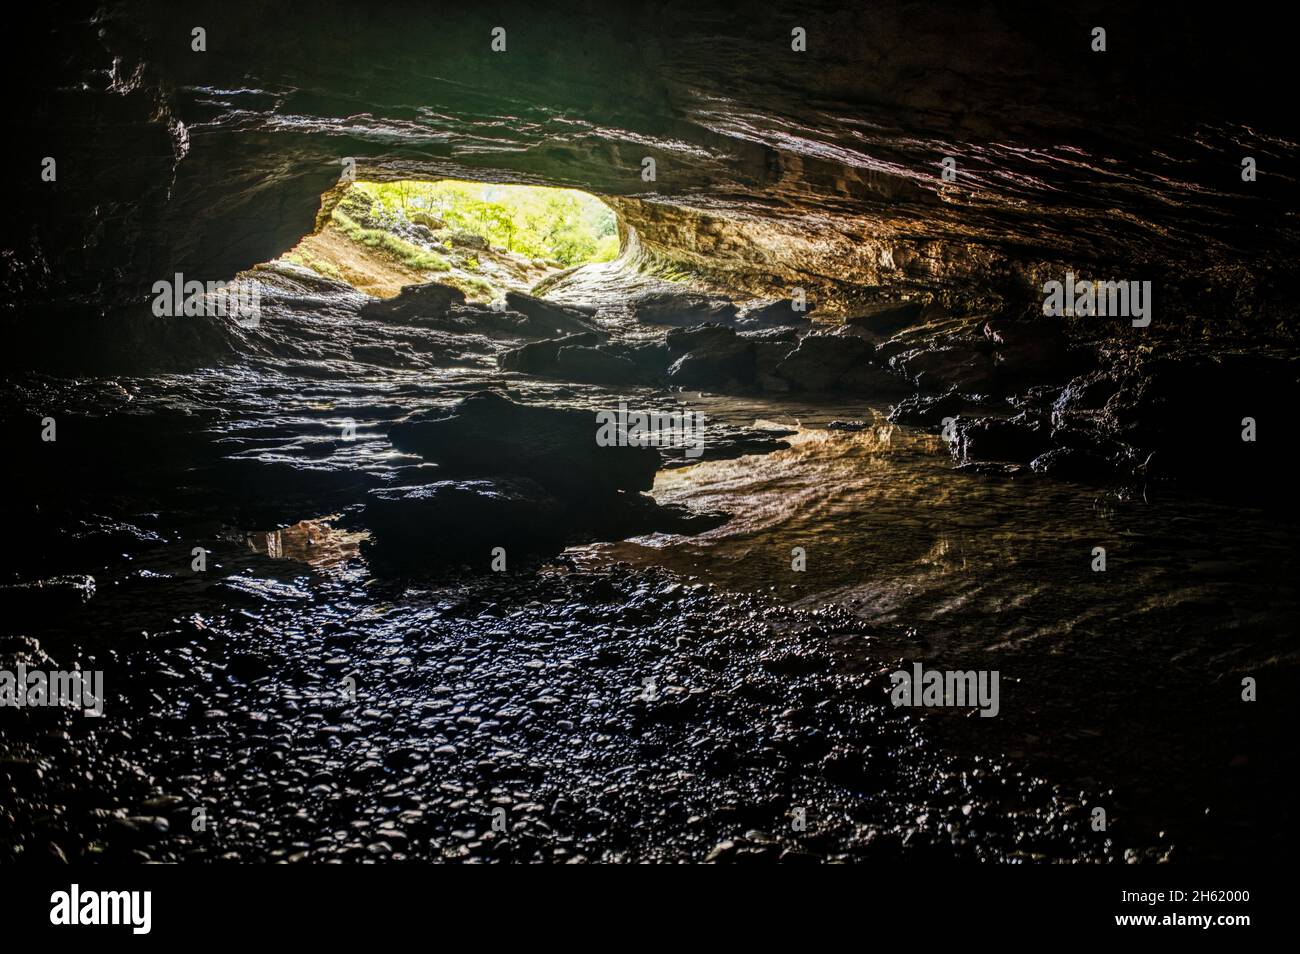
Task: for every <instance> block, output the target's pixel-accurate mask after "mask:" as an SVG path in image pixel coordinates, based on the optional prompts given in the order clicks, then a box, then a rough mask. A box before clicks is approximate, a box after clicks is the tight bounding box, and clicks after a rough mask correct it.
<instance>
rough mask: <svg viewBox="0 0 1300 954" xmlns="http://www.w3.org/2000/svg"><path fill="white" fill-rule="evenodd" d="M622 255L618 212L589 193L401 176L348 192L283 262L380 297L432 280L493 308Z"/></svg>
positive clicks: (352, 186) (359, 184) (361, 184)
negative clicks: (562, 275) (573, 271)
mask: <svg viewBox="0 0 1300 954" xmlns="http://www.w3.org/2000/svg"><path fill="white" fill-rule="evenodd" d="M331 198H334V197H333V196H331ZM618 253H619V233H618V223H617V220H616V218H615V215H614V211H613V209H611V208H610V207H609V206H608V205H606V204H605V203H604V202H602V201H601V200H600V199H598V198H596V197H595V196H593V195H590V194H588V193H586V192H581V191H579V190H577V189H557V188H550V187H546V186H532V185H505V184H498V183H484V182H465V181H461V180H456V179H440V180H416V179H398V180H389V181H383V182H378V181H356V182H353V183H350V184H349V185H347V186H346V188H345V189H344V190H343V192H342V194H341V195H340V196H337V201H336V202H335V204H334V205H333V207H332V209H331V210H330V213H329V215H328V217H326V218H325V220H324V221H323V223H322V224H321V226H320V228H319V229H318V230H317V231H316V232H314V233H313V234H311V235H308V236H306V237H304V238H303V239H302V241H300V242H299V243H298V244H297V245H296V246H295V247H294V248H293V249H291V250H290V251H289V252H287V253H286V254H285V255H284V258H285V259H286V260H288V261H290V262H293V263H295V264H297V265H301V266H304V267H306V268H310V269H312V270H313V271H315V272H318V273H320V274H322V275H326V276H328V277H330V278H334V279H339V280H341V281H345V282H347V283H348V284H350V285H352V286H353V287H354V288H357V289H358V290H359V291H363V292H365V293H367V294H369V295H375V296H378V297H381V298H387V297H392V296H394V295H396V294H397V293H398V292H399V291H400V290H401V288H402V286H404V285H413V284H422V283H425V282H432V281H436V282H442V283H444V284H448V285H453V286H455V287H456V288H459V289H460V290H461V291H463V292H464V293H465V296H466V298H467V299H469V300H470V301H483V302H489V301H496V300H499V299H501V298H502V297H503V296H504V295H505V293H506V292H507V291H523V292H526V291H529V290H530V289H531V288H532V287H533V286H534V285H536V284H537V283H538V282H539V281H541V280H543V279H545V278H548V277H550V276H551V275H554V274H556V273H558V272H561V271H564V270H567V269H571V268H575V267H577V266H580V265H586V264H590V263H593V262H607V261H610V260H612V259H614V258H615V257H616V256H617V255H618Z"/></svg>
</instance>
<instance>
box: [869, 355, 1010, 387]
mask: <svg viewBox="0 0 1300 954" xmlns="http://www.w3.org/2000/svg"><path fill="white" fill-rule="evenodd" d="M890 366H891V367H893V368H895V369H897V370H898V371H900V372H901V373H902V374H903V375H904V376H905V377H907V378H908V379H909V380H910V381H912V383H913V384H915V385H916V386H917V387H918V388H920V389H921V390H922V391H933V392H939V393H945V392H948V391H951V390H953V389H954V388H955V389H956V390H958V391H961V392H963V393H966V394H987V393H989V392H991V391H995V390H997V387H998V382H997V369H996V366H995V365H994V363H993V358H992V356H991V355H990V354H988V353H987V352H986V351H985V350H982V349H980V348H977V347H974V346H972V345H966V344H953V345H943V346H940V347H934V348H918V349H916V350H913V351H908V352H904V353H903V354H900V355H898V356H896V357H895V358H893V359H892V360H891V361H890Z"/></svg>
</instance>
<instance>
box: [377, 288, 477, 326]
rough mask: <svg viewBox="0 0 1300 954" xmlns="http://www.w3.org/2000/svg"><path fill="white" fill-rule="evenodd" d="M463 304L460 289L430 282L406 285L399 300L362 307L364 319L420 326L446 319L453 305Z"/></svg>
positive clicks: (463, 297)
mask: <svg viewBox="0 0 1300 954" xmlns="http://www.w3.org/2000/svg"><path fill="white" fill-rule="evenodd" d="M464 304H465V293H464V292H463V291H461V290H460V289H459V288H453V287H452V286H450V285H443V284H442V283H441V282H429V283H428V284H425V285H406V286H403V288H402V290H401V291H400V292H399V293H398V295H397V297H396V298H381V299H379V300H378V301H372V302H367V303H366V304H365V305H362V306H361V316H362V317H363V318H372V319H374V320H376V321H392V322H399V323H408V324H419V323H421V322H428V321H437V320H440V319H443V318H446V317H447V313H448V312H449V311H450V310H451V308H452V306H453V305H464Z"/></svg>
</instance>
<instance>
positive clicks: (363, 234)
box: [333, 208, 451, 272]
mask: <svg viewBox="0 0 1300 954" xmlns="http://www.w3.org/2000/svg"><path fill="white" fill-rule="evenodd" d="M333 218H334V222H335V224H337V225H338V227H339V228H340V229H342V230H343V234H344V235H346V236H347V237H348V238H350V239H351V240H352V241H354V242H359V243H360V244H362V245H365V246H366V247H368V248H380V249H383V250H384V251H385V252H387V253H388V254H389V255H391V256H392V257H393V258H394V259H396V260H397V261H399V262H401V263H402V264H403V265H406V266H408V267H410V268H414V269H416V270H417V271H424V272H445V271H447V270H448V269H450V268H451V266H450V265H448V264H447V260H446V259H445V258H443V257H442V256H441V255H439V254H437V253H436V252H428V251H425V250H424V249H422V248H420V247H419V246H418V245H413V244H412V243H410V242H408V241H406V240H405V239H402V238H399V237H397V236H396V235H394V234H393V233H392V232H389V231H388V230H387V229H382V228H378V229H372V228H365V227H363V226H361V225H358V224H357V223H356V222H355V221H353V220H352V218H351V216H349V215H348V214H347V213H346V212H344V211H343V209H342V208H336V209H335V210H334V216H333Z"/></svg>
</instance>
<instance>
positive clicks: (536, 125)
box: [0, 0, 1297, 336]
mask: <svg viewBox="0 0 1300 954" xmlns="http://www.w3.org/2000/svg"><path fill="white" fill-rule="evenodd" d="M35 15H36V17H37V18H38V19H37V22H36V23H35V24H34V25H33V26H32V27H31V28H30V30H29V31H27V32H26V33H25V35H27V36H29V37H30V38H31V43H30V45H29V46H28V48H27V49H25V50H24V51H22V52H21V53H20V54H19V55H18V56H17V57H16V58H15V59H13V60H11V61H10V62H8V63H7V64H6V69H7V70H8V71H9V73H10V77H9V79H10V82H9V88H10V90H11V91H12V92H13V94H14V96H15V98H16V99H17V100H18V101H19V103H20V109H19V118H18V119H17V126H18V129H17V137H16V140H15V141H16V143H17V144H18V145H17V148H15V149H11V150H9V151H8V155H7V161H8V162H9V163H10V164H11V166H12V169H11V173H12V174H11V176H10V177H9V178H10V181H11V182H14V183H15V184H16V186H17V197H16V200H15V205H16V208H15V209H14V210H13V214H12V215H9V216H6V220H5V222H4V225H3V231H0V253H2V257H0V282H3V286H4V288H5V291H6V295H5V296H4V297H5V302H4V305H5V308H6V310H7V311H9V312H11V313H13V314H15V315H17V314H20V313H23V310H24V309H25V308H29V307H30V306H33V305H36V304H39V305H41V306H43V307H49V306H51V305H61V306H68V305H71V306H75V307H80V308H85V307H89V308H90V309H91V310H94V311H103V310H107V309H111V308H114V307H116V306H118V305H120V304H123V303H131V302H139V301H140V300H142V296H144V295H145V293H146V292H147V289H148V288H149V286H150V285H151V284H152V283H153V282H154V281H156V280H158V279H160V278H164V277H169V276H170V275H171V274H172V273H174V272H175V271H183V272H185V273H186V274H187V275H193V276H194V277H198V278H200V279H203V280H207V279H221V278H228V277H230V276H231V275H233V274H234V273H235V272H237V271H239V270H241V269H243V268H246V267H249V266H251V265H253V264H255V263H258V262H262V261H265V260H267V259H269V258H272V257H274V256H276V255H278V254H281V253H282V252H284V251H285V250H287V249H288V248H290V247H292V245H293V244H294V243H295V242H296V241H297V240H298V239H299V238H301V236H302V235H304V234H305V233H307V232H310V231H311V230H312V229H313V228H314V226H315V223H316V221H317V216H318V214H319V212H320V210H321V195H322V193H324V192H326V191H327V190H328V189H329V188H330V186H331V184H332V183H334V182H335V181H337V179H338V178H339V175H340V172H341V168H342V167H341V165H340V160H341V159H342V158H344V157H354V158H355V159H356V162H357V175H358V176H365V177H373V178H393V177H398V176H402V177H439V176H458V177H466V178H477V179H484V180H494V181H512V182H532V183H541V184H550V185H565V186H575V187H580V188H583V189H586V190H588V191H591V192H594V193H596V194H599V195H602V196H606V197H608V198H609V199H610V201H611V204H613V205H614V207H615V208H616V209H617V211H618V212H619V214H620V216H621V217H622V219H623V222H624V226H625V228H628V229H634V230H635V231H636V233H637V234H638V237H639V251H638V256H637V259H636V261H635V262H632V263H629V264H630V267H634V268H637V269H644V268H652V269H658V270H660V271H663V272H665V273H675V274H677V275H681V276H687V277H691V278H693V279H695V280H697V281H699V282H701V283H704V284H711V285H714V286H717V287H718V288H719V289H722V290H725V291H727V292H728V293H730V294H733V295H738V296H742V297H743V296H745V295H774V294H785V293H787V292H788V289H789V288H790V287H792V286H800V287H805V288H807V289H808V292H809V295H810V297H813V298H815V299H817V300H818V303H819V317H830V318H834V317H836V316H841V317H842V316H844V315H848V314H851V313H852V312H854V311H855V310H857V309H858V308H860V307H863V306H865V305H867V304H870V303H872V302H874V301H877V300H879V299H895V298H908V297H918V296H919V297H926V298H937V299H938V300H940V301H942V302H943V303H945V304H947V305H949V306H954V307H959V308H965V309H967V310H974V311H982V310H992V309H996V308H1002V307H1008V306H1010V307H1025V306H1032V304H1033V302H1034V300H1035V298H1038V299H1041V293H1040V291H1039V288H1040V286H1041V283H1042V281H1043V280H1045V278H1046V277H1053V276H1054V277H1060V274H1061V273H1062V272H1063V271H1064V270H1065V269H1067V268H1070V269H1073V270H1074V271H1075V272H1076V273H1077V274H1094V275H1098V276H1101V277H1116V278H1123V279H1149V280H1152V281H1153V282H1155V283H1156V286H1157V289H1158V292H1157V294H1158V295H1159V300H1160V302H1161V310H1160V312H1159V318H1158V321H1157V323H1156V329H1155V331H1153V333H1158V334H1175V335H1182V334H1191V335H1200V334H1202V333H1203V332H1204V331H1205V330H1206V328H1207V327H1208V328H1212V329H1214V330H1217V331H1221V332H1224V333H1232V334H1249V335H1256V336H1260V335H1264V336H1278V335H1282V336H1286V335H1289V333H1290V328H1291V327H1293V326H1294V322H1293V321H1292V320H1291V319H1292V312H1293V310H1294V309H1293V307H1292V306H1291V305H1290V303H1289V296H1288V295H1287V294H1286V293H1287V291H1288V284H1289V282H1290V280H1291V279H1292V277H1293V276H1294V275H1295V265H1294V262H1295V250H1296V247H1297V241H1296V238H1297V236H1296V224H1295V209H1296V207H1297V203H1296V198H1297V189H1296V183H1295V179H1294V176H1293V174H1292V171H1291V170H1293V169H1294V168H1295V167H1296V159H1297V147H1296V144H1295V140H1296V136H1295V135H1294V130H1292V129H1290V128H1289V126H1290V125H1292V124H1293V121H1292V120H1291V118H1290V117H1291V114H1292V112H1293V111H1292V110H1289V109H1287V108H1285V103H1284V99H1285V97H1286V96H1287V95H1288V89H1289V80H1286V79H1285V78H1284V77H1285V71H1286V68H1287V59H1286V57H1285V56H1283V55H1279V54H1280V53H1282V52H1283V51H1282V49H1281V47H1282V46H1283V44H1284V42H1285V36H1286V34H1285V33H1284V31H1281V30H1279V29H1277V21H1276V18H1275V15H1274V14H1273V13H1272V12H1270V11H1269V10H1266V9H1265V10H1258V11H1253V12H1252V15H1251V16H1250V17H1245V16H1243V17H1239V18H1232V20H1231V22H1225V21H1224V20H1223V19H1222V18H1218V17H1215V18H1214V23H1213V28H1212V29H1209V28H1207V24H1206V22H1205V21H1204V17H1208V16H1210V14H1209V13H1207V14H1204V15H1201V14H1196V13H1194V12H1192V11H1191V10H1189V9H1187V8H1185V7H1181V6H1173V5H1170V6H1161V5H1156V6H1154V7H1152V8H1151V9H1149V10H1146V11H1143V12H1134V11H1132V10H1131V9H1129V5H1127V4H1120V3H1093V4H1085V5H1082V6H1081V7H1077V8H1076V9H1075V10H1073V11H1071V12H1066V11H1063V10H1062V11H1053V10H1045V9H1043V8H1042V7H1041V5H1039V4H1032V3H1010V4H997V5H994V4H980V3H976V4H969V3H963V4H951V5H948V4H930V3H925V4H923V3H914V2H905V0H887V2H882V3H872V4H869V5H866V4H852V5H851V4H838V3H830V2H811V3H802V4H799V5H797V6H789V7H781V8H772V9H757V10H756V9H740V8H735V9H733V8H732V5H729V4H711V3H708V2H698V0H692V2H677V0H670V2H667V3H661V4H640V3H627V4H608V3H594V2H560V3H558V4H548V5H547V8H546V9H545V10H541V9H540V8H537V7H536V6H535V5H532V4H523V3H519V4H515V3H503V4H498V5H496V6H495V7H494V8H493V9H492V10H490V11H489V10H486V9H479V8H477V7H464V6H459V7H453V6H444V7H434V6H430V5H428V4H417V3H385V4H383V5H381V6H378V7H372V6H369V5H365V4H356V3H344V2H335V0H327V2H323V3H315V4H312V5H310V6H309V7H308V6H291V7H290V8H288V9H287V11H285V12H280V13H273V12H271V11H268V10H264V9H247V10H237V9H231V7H230V6H229V5H226V4H216V3H205V2H199V3H191V4H184V5H176V4H172V3H164V2H149V0H143V2H140V0H137V2H128V0H124V2H108V3H105V4H103V5H102V6H94V5H84V7H83V6H80V5H77V4H72V5H68V6H60V7H58V8H55V9H50V10H46V11H38V12H37V13H36V14H35ZM498 26H499V27H502V28H504V29H505V31H506V33H505V40H506V49H505V51H504V52H493V50H492V49H491V43H492V30H493V29H494V28H495V27H498ZM1094 26H1103V27H1105V28H1106V29H1107V31H1108V33H1107V43H1108V47H1107V50H1106V51H1105V52H1094V51H1093V50H1092V49H1091V48H1090V45H1091V31H1092V29H1093V27H1094ZM196 27H201V28H202V29H203V30H204V31H206V32H205V35H204V38H205V47H206V48H205V50H204V51H202V52H199V51H196V50H195V49H193V46H194V45H195V41H194V39H193V33H192V31H193V30H194V29H195V28H196ZM796 27H801V28H803V29H804V30H805V31H806V35H807V49H806V51H805V52H795V51H793V50H792V49H791V31H792V30H793V29H794V28H796ZM46 156H51V157H54V158H55V159H56V160H57V180H56V181H55V182H46V181H42V179H41V175H40V173H41V162H42V159H43V158H44V157H46ZM1245 156H1250V157H1252V158H1254V159H1255V160H1256V162H1257V164H1258V169H1259V176H1258V179H1257V181H1254V182H1243V180H1242V177H1241V175H1240V171H1241V166H1240V163H1241V160H1242V158H1243V157H1245ZM945 157H951V158H953V159H954V160H955V162H956V179H955V181H952V182H945V181H944V180H943V178H942V177H941V172H942V169H941V163H942V161H943V160H944V158H945ZM646 158H651V159H654V160H655V164H656V168H655V178H654V181H646V180H645V179H644V178H643V175H642V173H643V160H644V159H646Z"/></svg>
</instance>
